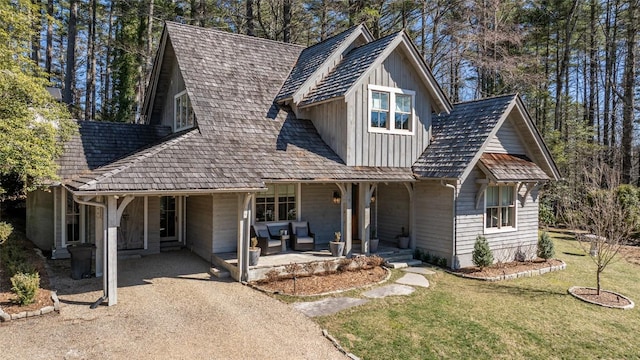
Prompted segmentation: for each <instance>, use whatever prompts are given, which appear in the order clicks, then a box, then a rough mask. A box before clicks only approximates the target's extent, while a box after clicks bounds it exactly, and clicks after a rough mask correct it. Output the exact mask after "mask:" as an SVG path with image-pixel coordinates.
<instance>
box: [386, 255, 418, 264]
mask: <svg viewBox="0 0 640 360" xmlns="http://www.w3.org/2000/svg"><path fill="white" fill-rule="evenodd" d="M382 258H383V259H384V260H385V261H386V262H401V261H411V260H413V255H412V254H394V255H388V256H382Z"/></svg>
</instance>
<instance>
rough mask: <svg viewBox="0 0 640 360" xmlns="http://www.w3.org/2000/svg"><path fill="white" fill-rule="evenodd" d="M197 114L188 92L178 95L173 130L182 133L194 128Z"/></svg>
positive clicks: (175, 98) (175, 100) (175, 102)
mask: <svg viewBox="0 0 640 360" xmlns="http://www.w3.org/2000/svg"><path fill="white" fill-rule="evenodd" d="M195 118H196V116H195V114H194V113H193V108H192V107H191V101H190V100H189V95H188V94H187V90H184V91H182V92H180V93H178V94H177V95H176V96H175V97H174V112H173V129H174V131H180V130H184V129H188V128H191V127H193V125H194V124H195Z"/></svg>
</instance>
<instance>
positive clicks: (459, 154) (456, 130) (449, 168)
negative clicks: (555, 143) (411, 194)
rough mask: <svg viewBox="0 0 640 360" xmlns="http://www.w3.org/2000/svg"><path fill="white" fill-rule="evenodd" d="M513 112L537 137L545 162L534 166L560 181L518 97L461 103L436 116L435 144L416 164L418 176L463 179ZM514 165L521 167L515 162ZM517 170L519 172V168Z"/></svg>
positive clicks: (511, 96)
mask: <svg viewBox="0 0 640 360" xmlns="http://www.w3.org/2000/svg"><path fill="white" fill-rule="evenodd" d="M513 111H517V113H518V114H520V115H521V116H522V121H523V122H524V123H525V124H524V125H525V127H526V128H527V130H528V131H529V135H531V137H532V138H534V141H535V144H536V147H537V149H535V155H538V156H539V157H540V159H538V160H541V163H540V164H539V165H540V166H538V164H534V165H536V167H540V168H541V170H540V171H543V172H544V173H545V174H546V175H547V176H548V177H549V178H551V179H554V180H558V179H559V178H560V173H559V171H558V169H557V167H556V165H555V163H554V162H553V159H552V158H551V155H550V153H549V150H548V149H547V147H546V145H545V144H544V141H543V140H542V137H541V136H540V134H539V133H538V130H537V129H536V127H535V125H534V124H533V122H532V121H531V118H530V117H529V114H528V113H526V110H524V103H523V102H522V99H521V98H520V96H519V95H518V94H515V95H513V94H510V95H502V96H496V97H493V98H488V99H482V100H474V101H469V102H462V103H458V104H455V105H454V107H453V110H452V111H451V113H450V114H440V115H437V116H434V118H433V124H432V133H433V135H432V137H433V141H432V142H431V144H430V145H429V146H428V147H427V149H426V150H425V151H424V152H423V153H422V155H421V156H420V157H419V158H418V160H417V161H416V162H415V163H414V165H413V172H414V174H415V175H416V176H417V177H419V178H424V179H430V178H437V179H455V180H463V179H464V178H466V176H467V175H468V174H469V172H470V171H471V170H472V168H473V167H474V166H475V165H476V164H477V163H478V161H479V160H480V158H481V156H483V152H484V149H485V147H486V145H487V144H488V142H489V140H490V139H491V137H492V136H494V135H495V133H496V132H497V131H498V129H499V128H500V126H501V125H502V124H503V123H504V121H505V120H506V118H507V117H508V116H509V115H510V114H511V113H512V112H513ZM511 165H514V166H516V165H517V164H515V163H513V162H512V163H511ZM520 165H522V164H520ZM514 169H515V170H517V169H518V166H516V167H515V168H514ZM543 169H544V170H543ZM538 175H539V174H538ZM514 176H515V175H514Z"/></svg>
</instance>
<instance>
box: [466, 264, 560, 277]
mask: <svg viewBox="0 0 640 360" xmlns="http://www.w3.org/2000/svg"><path fill="white" fill-rule="evenodd" d="M561 264H562V261H560V260H556V259H549V260H544V259H535V260H531V261H512V262H508V263H498V264H493V265H491V266H487V267H485V268H479V267H477V266H471V267H466V268H462V269H459V270H457V272H458V273H462V274H465V275H467V276H469V277H477V278H489V277H496V276H501V275H511V274H516V273H520V272H524V271H529V270H540V269H543V268H548V267H552V266H557V265H561Z"/></svg>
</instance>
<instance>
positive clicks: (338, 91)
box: [299, 32, 401, 106]
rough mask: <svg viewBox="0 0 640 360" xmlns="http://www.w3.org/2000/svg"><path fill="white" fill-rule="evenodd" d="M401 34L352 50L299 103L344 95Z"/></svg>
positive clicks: (301, 104) (397, 33)
mask: <svg viewBox="0 0 640 360" xmlns="http://www.w3.org/2000/svg"><path fill="white" fill-rule="evenodd" d="M400 34H401V32H396V33H393V34H391V35H387V36H385V37H383V38H380V39H378V40H375V41H372V42H370V43H367V44H364V45H362V46H359V47H357V48H355V49H353V50H351V51H350V52H349V53H348V54H347V55H346V56H345V57H344V58H343V59H342V61H340V63H339V64H338V65H337V66H336V67H335V68H334V69H333V70H331V72H330V73H329V74H328V75H327V77H325V78H324V79H323V80H322V81H321V82H320V83H319V84H318V86H316V87H315V88H314V89H313V90H311V91H310V92H309V93H308V94H307V95H306V96H305V97H304V99H303V100H302V101H301V102H300V104H299V105H300V106H304V105H308V104H313V103H316V102H320V101H324V100H328V99H332V98H335V97H338V96H342V95H344V94H345V93H346V92H347V90H349V89H350V88H351V86H353V84H354V83H355V82H356V81H357V80H358V79H359V78H360V76H362V74H364V73H365V72H366V71H367V70H368V69H369V67H370V66H371V65H372V64H373V63H374V62H375V61H376V60H377V59H378V57H379V56H380V54H382V52H383V51H384V50H385V49H386V48H387V47H388V46H389V44H390V43H391V42H392V41H393V40H395V39H396V38H397V37H398V36H400Z"/></svg>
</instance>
